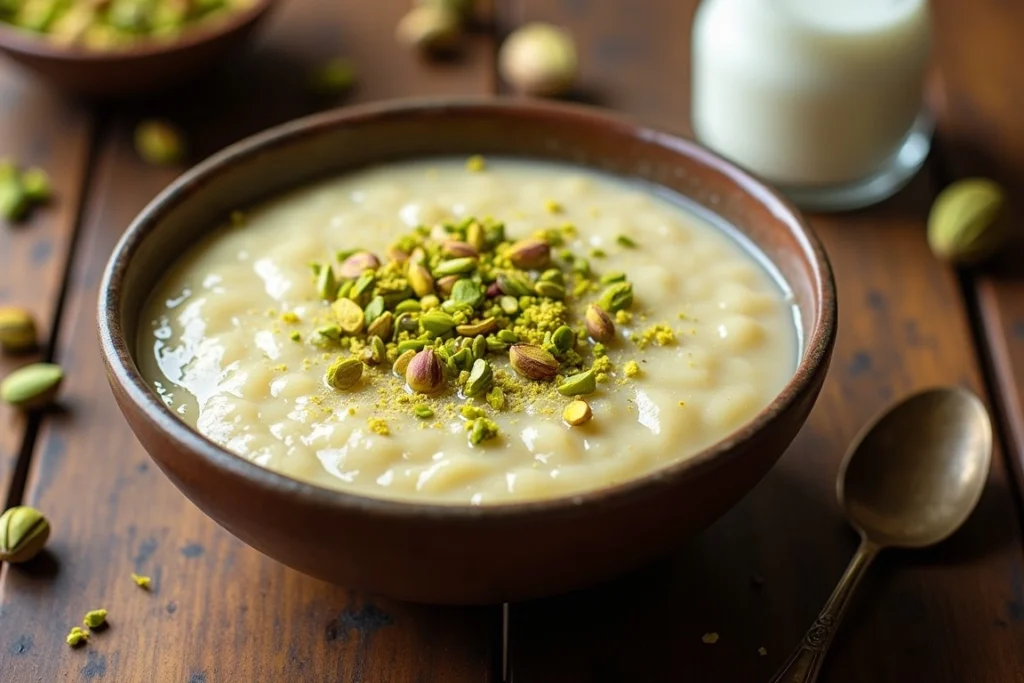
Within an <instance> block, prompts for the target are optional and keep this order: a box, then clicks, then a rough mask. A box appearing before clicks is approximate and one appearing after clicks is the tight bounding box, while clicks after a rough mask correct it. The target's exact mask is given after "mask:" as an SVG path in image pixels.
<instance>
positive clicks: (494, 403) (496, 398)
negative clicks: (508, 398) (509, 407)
mask: <svg viewBox="0 0 1024 683" xmlns="http://www.w3.org/2000/svg"><path fill="white" fill-rule="evenodd" d="M487 403H488V405H490V406H491V407H492V408H494V409H495V410H501V409H502V408H504V407H505V392H504V391H502V389H501V387H494V388H493V389H491V390H490V391H489V392H487Z"/></svg>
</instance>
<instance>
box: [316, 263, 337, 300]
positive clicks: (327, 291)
mask: <svg viewBox="0 0 1024 683" xmlns="http://www.w3.org/2000/svg"><path fill="white" fill-rule="evenodd" d="M316 292H317V294H319V295H320V298H321V299H324V300H325V301H333V300H334V298H335V297H336V296H337V295H338V281H337V279H335V277H334V268H332V267H331V265H330V264H329V263H328V264H324V265H322V266H320V268H319V270H318V271H317V276H316Z"/></svg>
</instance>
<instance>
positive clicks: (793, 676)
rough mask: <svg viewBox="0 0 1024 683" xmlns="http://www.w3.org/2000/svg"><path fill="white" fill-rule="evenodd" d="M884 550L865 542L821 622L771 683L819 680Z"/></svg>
mask: <svg viewBox="0 0 1024 683" xmlns="http://www.w3.org/2000/svg"><path fill="white" fill-rule="evenodd" d="M880 549H881V548H880V547H879V546H878V545H876V544H874V543H872V542H871V541H868V540H866V539H862V540H861V542H860V547H859V548H857V553H856V554H855V555H854V556H853V559H852V560H850V565H849V566H848V567H847V568H846V573H844V574H843V578H841V579H839V583H838V584H836V588H835V590H834V591H832V595H831V597H829V599H828V602H826V603H825V607H824V608H823V609H822V610H821V614H819V615H818V619H817V621H815V622H814V625H813V626H811V628H810V629H808V630H807V633H806V634H804V639H803V640H802V641H801V642H800V644H799V645H797V646H796V649H794V650H793V652H792V653H791V654H790V655H789V658H788V659H786V663H785V664H783V665H782V668H781V669H779V671H778V673H776V674H775V676H774V677H773V678H772V680H771V681H770V683H813V682H814V681H815V680H816V679H817V678H818V672H819V671H820V670H821V664H822V662H823V661H824V660H825V652H826V651H827V650H828V646H829V645H830V644H831V643H832V637H833V636H834V635H835V632H836V629H837V628H838V627H839V620H840V619H842V617H843V613H844V612H846V607H847V605H848V604H849V603H850V597H851V596H852V595H853V591H854V589H855V588H856V587H857V584H859V583H860V580H861V578H862V577H863V576H864V573H865V572H866V571H867V568H868V567H869V566H871V561H872V560H874V559H875V555H877V554H878V551H879V550H880Z"/></svg>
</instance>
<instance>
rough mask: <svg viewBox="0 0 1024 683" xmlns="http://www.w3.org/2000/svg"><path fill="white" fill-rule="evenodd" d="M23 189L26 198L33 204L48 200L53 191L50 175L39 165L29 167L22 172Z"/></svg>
mask: <svg viewBox="0 0 1024 683" xmlns="http://www.w3.org/2000/svg"><path fill="white" fill-rule="evenodd" d="M21 189H22V191H23V192H24V193H25V199H27V200H28V201H29V202H31V203H33V204H39V203H42V202H45V201H48V200H49V199H50V195H51V194H52V193H53V187H52V185H51V184H50V176H49V175H48V174H47V173H46V171H44V170H43V169H41V168H38V167H33V168H29V169H27V170H26V171H25V172H24V173H22V174H21Z"/></svg>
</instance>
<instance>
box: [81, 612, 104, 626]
mask: <svg viewBox="0 0 1024 683" xmlns="http://www.w3.org/2000/svg"><path fill="white" fill-rule="evenodd" d="M82 623H84V624H85V626H86V627H87V628H99V627H100V626H103V624H105V623H107V610H105V609H94V610H90V611H88V612H86V613H85V617H84V618H83V619H82Z"/></svg>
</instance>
